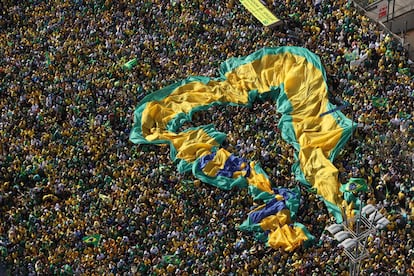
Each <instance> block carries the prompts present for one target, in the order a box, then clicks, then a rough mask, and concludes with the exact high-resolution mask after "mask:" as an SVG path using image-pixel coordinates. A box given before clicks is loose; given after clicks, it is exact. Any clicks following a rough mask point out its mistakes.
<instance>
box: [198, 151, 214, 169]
mask: <svg viewBox="0 0 414 276" xmlns="http://www.w3.org/2000/svg"><path fill="white" fill-rule="evenodd" d="M214 156H216V153H215V152H213V153H210V154H207V155H204V156H202V157H200V159H199V160H200V161H199V163H198V164H199V166H200V169H204V168H205V166H207V164H208V162H210V161H211V160H213V159H214Z"/></svg>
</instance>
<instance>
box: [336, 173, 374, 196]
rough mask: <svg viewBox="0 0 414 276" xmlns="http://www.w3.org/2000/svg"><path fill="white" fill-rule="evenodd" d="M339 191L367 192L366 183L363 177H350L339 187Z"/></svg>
mask: <svg viewBox="0 0 414 276" xmlns="http://www.w3.org/2000/svg"><path fill="white" fill-rule="evenodd" d="M339 190H340V191H341V192H343V193H344V192H367V191H368V184H367V182H366V181H365V179H363V178H356V177H351V178H350V179H349V180H348V182H347V183H345V184H343V185H341V187H340V188H339Z"/></svg>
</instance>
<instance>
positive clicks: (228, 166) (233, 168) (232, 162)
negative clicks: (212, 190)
mask: <svg viewBox="0 0 414 276" xmlns="http://www.w3.org/2000/svg"><path fill="white" fill-rule="evenodd" d="M243 163H244V164H245V165H246V167H245V168H243V169H242V168H241V166H242V164H243ZM237 171H246V172H247V173H246V176H245V177H249V175H250V166H249V164H248V162H247V159H246V158H243V157H237V156H234V155H233V154H232V155H230V157H229V158H227V160H226V163H224V168H223V169H221V170H220V171H219V172H218V173H217V175H220V176H225V177H230V178H231V177H233V173H235V172H237Z"/></svg>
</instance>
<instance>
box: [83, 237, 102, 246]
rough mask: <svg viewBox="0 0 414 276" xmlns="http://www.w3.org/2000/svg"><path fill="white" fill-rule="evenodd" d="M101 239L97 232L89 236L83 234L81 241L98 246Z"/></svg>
mask: <svg viewBox="0 0 414 276" xmlns="http://www.w3.org/2000/svg"><path fill="white" fill-rule="evenodd" d="M100 240H101V235H99V234H94V235H90V236H85V237H83V239H82V241H83V242H84V243H85V244H87V245H93V246H98V244H99V242H100Z"/></svg>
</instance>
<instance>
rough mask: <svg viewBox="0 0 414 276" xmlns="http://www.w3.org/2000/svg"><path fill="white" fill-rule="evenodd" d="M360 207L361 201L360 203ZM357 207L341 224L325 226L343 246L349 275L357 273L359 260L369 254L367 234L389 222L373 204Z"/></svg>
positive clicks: (340, 245) (352, 275)
mask: <svg viewBox="0 0 414 276" xmlns="http://www.w3.org/2000/svg"><path fill="white" fill-rule="evenodd" d="M360 206H361V207H362V203H361V205H360ZM361 207H360V209H359V213H358V214H356V215H355V216H354V217H352V218H349V219H345V220H344V221H343V222H342V223H341V224H332V225H330V226H328V227H326V230H328V232H329V233H331V234H332V235H333V236H334V237H335V239H336V240H337V241H338V242H339V245H338V246H339V247H341V248H343V249H344V251H345V254H346V255H347V256H348V258H349V261H350V266H349V274H350V276H354V275H358V274H359V266H360V262H361V261H362V260H363V259H365V258H367V257H368V256H369V252H368V250H367V248H366V245H367V240H368V236H369V235H371V234H374V233H375V232H376V231H377V230H379V229H382V228H384V227H385V226H387V225H388V223H390V221H389V220H388V219H387V218H385V217H384V216H383V215H382V214H381V213H380V212H378V210H377V208H375V206H373V205H371V204H368V205H366V206H364V207H363V208H361ZM353 228H355V230H353Z"/></svg>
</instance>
